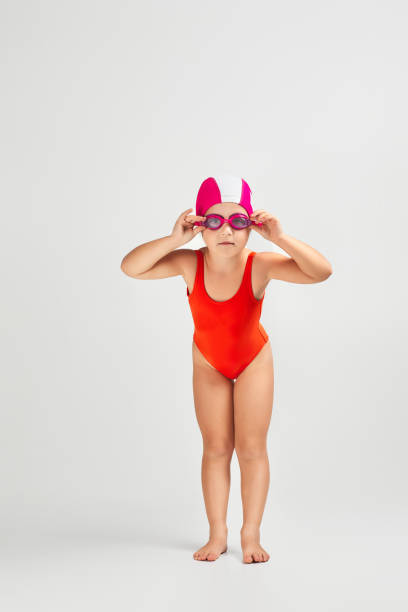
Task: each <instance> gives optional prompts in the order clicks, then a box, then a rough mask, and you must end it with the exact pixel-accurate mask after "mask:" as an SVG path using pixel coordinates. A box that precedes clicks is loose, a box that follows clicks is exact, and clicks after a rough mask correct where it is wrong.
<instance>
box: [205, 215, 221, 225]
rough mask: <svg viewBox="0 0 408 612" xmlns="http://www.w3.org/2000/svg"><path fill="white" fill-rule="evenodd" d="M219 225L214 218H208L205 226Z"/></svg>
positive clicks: (218, 221)
mask: <svg viewBox="0 0 408 612" xmlns="http://www.w3.org/2000/svg"><path fill="white" fill-rule="evenodd" d="M219 224H220V220H219V219H217V218H215V217H208V218H207V225H208V227H218V226H219Z"/></svg>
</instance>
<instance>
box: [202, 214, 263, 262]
mask: <svg viewBox="0 0 408 612" xmlns="http://www.w3.org/2000/svg"><path fill="white" fill-rule="evenodd" d="M212 213H213V214H217V215H221V217H224V218H225V219H228V217H230V216H231V215H232V214H234V213H240V214H244V215H245V216H246V217H249V215H248V212H247V211H246V210H245V208H244V207H243V206H240V205H239V204H236V203H235V202H221V203H219V204H213V206H211V207H210V208H208V209H207V210H206V212H205V215H209V214H212ZM250 231H251V229H250V227H246V228H245V229H239V230H236V229H234V228H233V227H232V226H231V225H230V224H229V223H223V224H222V225H221V227H219V228H218V229H217V230H212V229H209V228H205V229H204V230H203V231H202V232H201V235H202V237H203V240H204V242H205V244H206V245H207V247H208V249H209V250H211V251H214V253H220V254H221V255H224V254H225V255H227V254H228V253H230V252H231V254H236V253H237V252H238V251H241V250H242V249H243V248H244V247H245V245H246V243H247V242H248V238H249V233H250ZM222 242H229V243H230V244H221V243H222Z"/></svg>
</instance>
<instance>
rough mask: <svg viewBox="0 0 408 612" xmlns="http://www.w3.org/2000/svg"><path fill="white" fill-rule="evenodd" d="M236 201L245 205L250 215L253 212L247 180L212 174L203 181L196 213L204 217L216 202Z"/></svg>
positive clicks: (198, 195)
mask: <svg viewBox="0 0 408 612" xmlns="http://www.w3.org/2000/svg"><path fill="white" fill-rule="evenodd" d="M221 202H236V203H237V204H239V205H240V206H243V208H245V210H246V211H247V213H248V215H251V214H252V213H253V209H252V206H251V189H250V187H249V185H248V183H247V182H246V181H244V179H242V178H238V177H236V176H231V175H229V174H225V175H223V176H215V177H214V176H210V177H208V178H206V179H205V181H203V182H202V183H201V186H200V189H199V190H198V194H197V201H196V215H197V216H200V217H204V215H205V213H206V211H207V210H208V209H209V208H210V207H211V206H213V205H214V204H220V203H221Z"/></svg>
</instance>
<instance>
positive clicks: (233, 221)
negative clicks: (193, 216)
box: [194, 213, 262, 230]
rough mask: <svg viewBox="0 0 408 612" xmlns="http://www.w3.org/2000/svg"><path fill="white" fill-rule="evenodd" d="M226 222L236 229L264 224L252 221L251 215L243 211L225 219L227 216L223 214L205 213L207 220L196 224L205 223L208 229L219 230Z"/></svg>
mask: <svg viewBox="0 0 408 612" xmlns="http://www.w3.org/2000/svg"><path fill="white" fill-rule="evenodd" d="M224 223H229V224H230V225H231V227H233V228H234V229H236V230H242V229H245V228H246V227H249V226H250V225H262V223H256V222H255V221H251V219H250V218H249V217H246V216H245V215H243V214H241V213H233V214H232V215H230V216H229V217H228V219H225V217H222V216H221V215H215V214H210V215H205V221H196V222H195V223H194V225H204V227H206V228H207V229H211V230H217V229H219V228H220V227H221V225H223V224H224Z"/></svg>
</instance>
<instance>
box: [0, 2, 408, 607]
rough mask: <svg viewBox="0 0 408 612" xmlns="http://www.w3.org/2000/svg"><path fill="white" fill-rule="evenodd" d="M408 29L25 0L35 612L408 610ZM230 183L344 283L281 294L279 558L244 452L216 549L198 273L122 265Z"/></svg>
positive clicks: (11, 139)
mask: <svg viewBox="0 0 408 612" xmlns="http://www.w3.org/2000/svg"><path fill="white" fill-rule="evenodd" d="M407 17H408V10H407V5H406V3H405V2H402V1H400V2H397V1H390V0H388V2H385V1H378V2H368V1H366V2H364V1H362V0H353V2H351V1H348V0H347V1H342V2H323V1H320V2H317V1H310V2H307V3H305V2H285V3H283V2H280V3H275V2H274V3H271V2H267V1H256V0H255V1H252V2H251V3H249V2H237V1H234V2H232V1H231V2H226V1H222V0H219V1H218V2H214V1H212V0H210V1H207V2H206V3H202V2H186V1H173V2H164V1H160V2H145V1H143V2H140V1H139V2H129V1H128V2H124V1H116V2H113V1H103V2H96V1H94V2H91V1H89V0H81V2H79V1H77V0H74V1H71V2H50V1H49V2H44V1H40V2H27V0H26V1H25V2H11V1H4V2H3V3H2V5H1V15H0V22H1V26H0V27H1V50H2V63H1V64H2V67H1V84H2V95H1V117H0V121H1V145H0V146H1V171H2V180H1V194H0V195H1V207H2V223H1V240H0V244H1V250H2V253H1V255H2V256H1V263H2V270H1V287H2V300H1V307H2V314H1V318H0V325H1V331H2V336H1V359H2V368H1V373H2V384H1V395H2V397H1V423H0V476H1V486H0V495H1V499H0V521H1V525H0V528H1V537H2V546H1V550H2V552H1V555H0V562H1V568H0V571H1V576H2V587H1V593H0V603H2V607H3V608H4V609H6V610H7V611H8V612H9V611H10V612H11V611H12V612H14V610H19V611H21V610H30V611H32V610H41V612H44V611H46V610H58V611H59V612H62V611H65V610H75V611H78V610H87V611H89V610H98V611H99V610H105V609H106V610H113V609H119V610H121V611H125V610H134V609H136V608H137V609H139V610H142V611H143V612H144V611H147V610H149V611H150V610H158V609H163V610H176V609H177V610H179V609H195V610H208V609H216V610H218V609H220V610H221V609H226V606H229V607H233V608H235V609H238V610H241V609H242V610H247V609H249V608H250V607H251V608H252V607H257V608H259V607H260V606H262V607H265V606H267V607H270V608H271V609H272V608H273V609H274V610H275V611H276V612H281V611H282V612H283V611H286V610H296V611H298V610H302V612H308V611H309V610H311V611H312V610H313V612H318V611H325V612H326V611H327V610H345V609H347V610H348V611H349V612H354V611H356V612H357V611H358V612H361V611H365V610H370V612H373V611H377V610H381V611H382V610H384V609H385V608H387V609H390V610H393V612H395V611H399V610H405V609H406V605H407V603H408V601H407V600H408V597H407V593H406V590H405V589H404V588H403V577H404V576H405V575H406V573H407V569H408V562H407V555H406V547H407V524H406V512H407V488H406V462H407V448H406V435H407V425H408V418H407V391H406V382H407V351H406V346H407V342H408V337H407V318H406V303H407V290H406V276H407V257H406V236H407V221H408V219H407V195H408V190H407V179H406V177H407V165H408V163H407V162H408V155H407V137H408V125H407V120H406V117H407V112H406V111H407V107H408V99H407V98H408V95H407V94H408V90H407V57H408V56H407V53H408V44H407V38H406V24H407ZM221 173H230V174H234V175H237V176H242V177H243V178H245V180H247V181H248V183H249V185H250V186H251V189H252V192H253V206H254V209H258V208H262V209H266V210H268V211H270V212H271V213H272V214H274V215H276V216H277V217H278V218H279V220H280V222H281V224H282V226H283V229H284V231H285V233H287V234H289V235H291V236H294V237H296V238H298V239H300V240H302V241H304V242H306V243H308V244H310V245H312V246H313V247H314V248H316V249H318V250H319V251H320V252H321V253H322V254H323V255H324V256H325V257H326V258H327V259H328V260H329V261H330V263H331V265H332V267H333V275H332V276H331V277H330V278H329V279H328V280H327V281H326V282H323V283H319V284H315V285H297V284H290V283H285V282H281V281H271V283H270V284H269V286H268V288H267V291H266V297H265V300H264V304H263V313H262V318H261V321H262V323H263V325H264V327H265V329H266V331H267V333H268V334H269V336H270V338H271V342H272V351H273V356H274V362H275V397H274V407H273V415H272V421H271V426H270V430H269V435H268V450H269V460H270V467H271V481H270V489H269V494H268V500H267V504H266V508H265V513H264V518H263V524H262V531H261V534H262V538H261V543H262V545H263V546H264V548H265V549H266V550H267V551H268V552H269V554H270V555H271V558H270V560H269V562H268V563H263V564H252V565H251V566H249V565H245V564H243V563H242V553H241V550H240V541H239V529H240V526H241V519H242V508H241V500H240V489H239V485H240V483H239V469H238V462H237V460H236V456H235V455H234V458H233V462H232V488H231V497H230V505H229V512H228V527H229V550H228V553H227V554H225V555H222V557H220V558H219V559H218V560H217V561H216V562H213V563H203V562H198V561H195V560H194V559H193V557H192V554H193V552H194V551H195V550H196V549H197V548H199V547H200V546H202V545H203V544H204V543H205V542H206V541H207V536H208V524H207V519H206V515H205V510H204V503H203V498H202V492H201V482H200V465H201V451H202V439H201V434H200V431H199V428H198V425H197V422H196V418H195V414H194V404H193V394H192V362H191V339H192V333H193V322H192V317H191V313H190V311H189V307H188V301H187V296H186V286H185V283H184V280H183V279H182V277H173V278H169V279H164V280H161V281H154V282H143V281H140V280H135V279H131V278H129V277H127V276H125V275H124V274H123V272H122V271H121V270H120V263H121V260H122V258H123V256H124V255H125V254H126V253H127V252H129V251H130V250H131V249H133V248H134V247H135V246H137V245H138V244H141V243H144V242H147V241H150V240H153V239H155V238H159V237H162V236H166V235H169V234H170V233H171V231H172V229H173V226H174V223H175V221H176V219H177V217H178V215H179V214H180V213H181V212H182V211H184V210H186V209H187V208H190V207H192V208H194V207H195V198H196V194H197V190H198V188H199V185H200V184H201V182H202V180H204V179H205V178H206V177H207V176H211V175H212V174H221ZM202 244H203V241H202V238H201V236H198V237H197V238H195V239H194V240H193V241H192V242H191V243H189V244H188V245H184V246H185V247H187V248H193V249H194V248H199V247H200V246H201V245H202ZM248 246H249V247H250V248H251V249H252V250H255V251H265V250H277V249H278V247H277V246H276V245H274V244H272V243H270V242H267V241H265V240H264V239H263V238H262V237H261V236H260V235H259V234H257V233H256V232H253V233H252V234H251V236H250V240H249V243H248ZM279 250H280V249H279Z"/></svg>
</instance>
